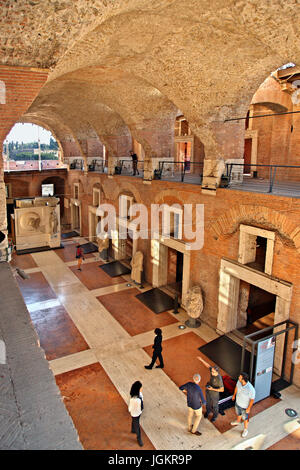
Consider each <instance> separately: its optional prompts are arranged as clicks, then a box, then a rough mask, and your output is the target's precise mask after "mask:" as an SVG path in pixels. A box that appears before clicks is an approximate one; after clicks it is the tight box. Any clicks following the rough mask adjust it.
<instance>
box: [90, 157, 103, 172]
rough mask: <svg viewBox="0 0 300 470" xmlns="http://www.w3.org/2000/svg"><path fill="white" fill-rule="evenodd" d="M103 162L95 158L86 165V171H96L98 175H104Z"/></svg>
mask: <svg viewBox="0 0 300 470" xmlns="http://www.w3.org/2000/svg"><path fill="white" fill-rule="evenodd" d="M104 163H105V162H104V161H103V160H102V159H98V158H95V159H94V160H92V161H91V163H89V164H88V171H97V172H100V173H104V167H105V165H104Z"/></svg>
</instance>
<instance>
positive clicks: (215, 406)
mask: <svg viewBox="0 0 300 470" xmlns="http://www.w3.org/2000/svg"><path fill="white" fill-rule="evenodd" d="M197 359H199V361H200V362H202V364H203V365H204V366H205V367H207V368H208V369H209V370H210V379H209V381H208V382H207V384H206V412H205V413H204V418H208V416H209V414H210V413H213V417H212V419H211V422H212V423H214V422H215V421H216V419H217V417H218V414H219V399H220V393H221V392H224V384H223V379H222V377H221V375H220V373H219V368H218V367H217V366H210V365H209V364H208V363H207V362H206V361H205V360H204V359H202V357H200V356H198V357H197Z"/></svg>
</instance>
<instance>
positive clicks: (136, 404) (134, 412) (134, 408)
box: [128, 381, 144, 447]
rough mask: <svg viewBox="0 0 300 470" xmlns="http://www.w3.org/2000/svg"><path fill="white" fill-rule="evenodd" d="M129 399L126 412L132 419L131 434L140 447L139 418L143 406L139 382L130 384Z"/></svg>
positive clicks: (141, 444) (141, 443)
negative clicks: (134, 436) (135, 436)
mask: <svg viewBox="0 0 300 470" xmlns="http://www.w3.org/2000/svg"><path fill="white" fill-rule="evenodd" d="M130 397H131V398H130V400H129V405H128V411H129V413H130V414H131V418H132V424H131V432H132V433H134V434H136V435H137V441H138V443H139V445H140V446H141V447H142V446H143V442H142V438H141V428H140V416H141V414H142V411H143V408H144V404H143V394H142V384H141V382H139V381H137V382H134V384H132V386H131V389H130Z"/></svg>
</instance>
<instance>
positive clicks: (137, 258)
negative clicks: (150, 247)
mask: <svg viewBox="0 0 300 470" xmlns="http://www.w3.org/2000/svg"><path fill="white" fill-rule="evenodd" d="M143 260H144V255H143V253H142V252H141V251H137V252H136V253H135V255H134V256H133V258H132V260H131V262H130V264H131V279H132V280H133V281H134V282H135V283H137V284H141V283H142V272H143Z"/></svg>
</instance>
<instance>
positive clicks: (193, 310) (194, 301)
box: [185, 286, 203, 328]
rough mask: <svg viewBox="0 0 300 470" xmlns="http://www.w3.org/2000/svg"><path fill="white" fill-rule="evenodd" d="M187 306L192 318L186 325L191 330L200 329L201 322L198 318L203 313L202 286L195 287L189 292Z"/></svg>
mask: <svg viewBox="0 0 300 470" xmlns="http://www.w3.org/2000/svg"><path fill="white" fill-rule="evenodd" d="M185 306H186V311H187V314H188V316H189V317H190V319H189V320H187V321H186V322H185V324H186V325H187V326H189V327H190V328H197V327H199V326H200V325H201V322H200V321H199V320H198V318H199V317H200V315H201V313H202V311H203V297H202V290H201V287H200V286H194V287H192V288H191V289H190V290H189V291H188V293H187V296H186V303H185Z"/></svg>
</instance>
